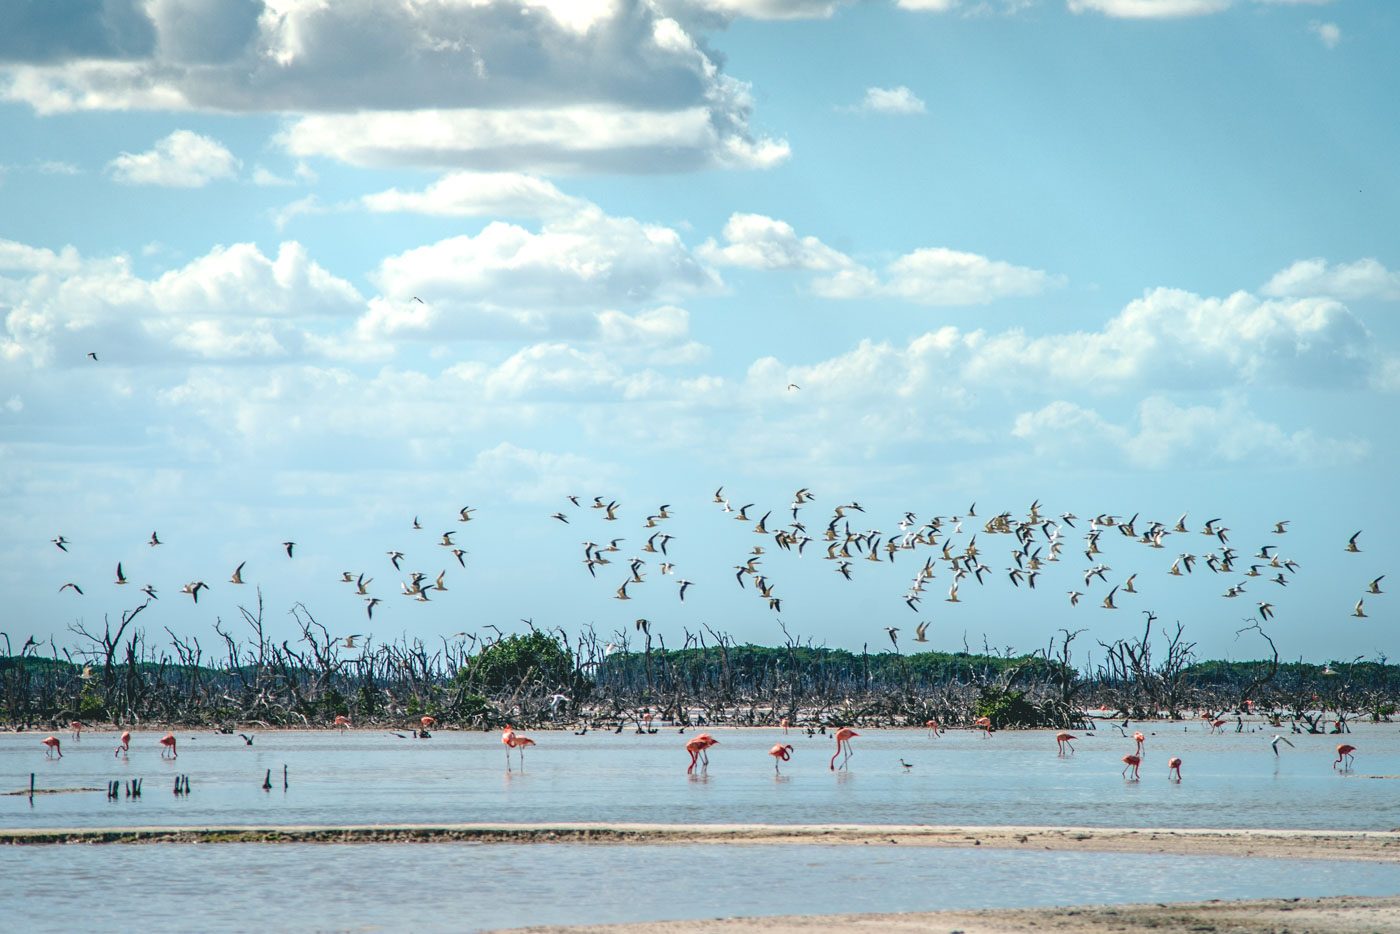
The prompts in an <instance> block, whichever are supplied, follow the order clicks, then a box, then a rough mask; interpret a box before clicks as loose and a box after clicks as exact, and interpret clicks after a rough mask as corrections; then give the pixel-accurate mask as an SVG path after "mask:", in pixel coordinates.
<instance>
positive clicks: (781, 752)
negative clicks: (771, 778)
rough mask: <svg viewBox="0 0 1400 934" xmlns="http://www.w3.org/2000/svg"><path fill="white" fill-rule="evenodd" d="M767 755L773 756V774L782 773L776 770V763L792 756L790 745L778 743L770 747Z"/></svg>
mask: <svg viewBox="0 0 1400 934" xmlns="http://www.w3.org/2000/svg"><path fill="white" fill-rule="evenodd" d="M768 755H770V756H772V757H773V774H774V775H781V774H783V773H782V772H780V771H779V770H778V763H779V762H786V761H788V760H789V759H791V758H792V747H791V746H784V745H783V744H782V743H778V744H777V745H776V746H774V747H773V748H772V749H770V750H768Z"/></svg>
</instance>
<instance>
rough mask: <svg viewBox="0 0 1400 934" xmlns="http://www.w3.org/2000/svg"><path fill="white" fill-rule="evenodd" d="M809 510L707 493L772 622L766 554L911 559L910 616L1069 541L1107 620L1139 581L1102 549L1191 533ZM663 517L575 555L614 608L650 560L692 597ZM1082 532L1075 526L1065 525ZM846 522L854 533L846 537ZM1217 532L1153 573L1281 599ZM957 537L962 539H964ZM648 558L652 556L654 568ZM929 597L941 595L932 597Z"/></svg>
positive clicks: (836, 560)
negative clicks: (1205, 576)
mask: <svg viewBox="0 0 1400 934" xmlns="http://www.w3.org/2000/svg"><path fill="white" fill-rule="evenodd" d="M567 499H568V501H569V504H570V506H569V511H568V512H565V511H562V510H561V511H560V512H556V513H554V514H553V515H552V516H551V517H550V518H552V519H555V520H557V521H559V522H561V523H563V524H566V525H570V524H574V521H575V519H577V518H579V515H578V514H579V512H580V511H582V510H584V508H585V507H584V506H583V504H582V502H581V499H580V497H578V496H574V495H570V496H569V497H567ZM815 500H816V497H815V495H814V494H813V493H812V491H811V490H810V489H809V488H806V487H803V488H802V489H799V490H797V491H796V492H795V493H794V494H793V497H792V502H791V503H790V504H789V505H788V507H787V510H786V512H787V513H788V516H786V517H782V518H780V520H779V522H778V523H772V524H771V525H770V522H771V520H772V519H773V516H774V513H775V511H776V510H774V509H770V508H766V507H757V506H756V504H755V503H745V504H743V505H740V506H736V505H735V504H734V502H733V501H731V500H730V499H729V497H727V496H726V495H725V493H724V488H723V487H720V488H719V489H717V490H715V492H714V496H713V501H714V503H715V504H717V505H718V506H719V508H720V509H721V510H722V511H723V512H724V513H725V514H728V515H731V516H732V517H733V518H734V519H735V520H736V521H738V522H743V523H746V524H747V525H749V526H751V531H752V532H753V533H754V534H756V535H759V536H762V538H763V544H757V545H753V546H751V547H750V548H748V550H747V552H746V553H745V554H744V555H743V557H741V558H740V559H739V563H738V564H735V565H733V567H732V570H733V571H734V572H735V574H734V578H735V580H736V582H737V583H738V585H739V586H740V587H741V588H745V589H751V591H752V592H753V593H754V594H756V595H757V596H758V597H759V598H760V599H762V600H765V601H767V605H768V608H769V609H770V610H772V611H774V612H775V613H776V612H781V610H782V597H781V596H779V594H778V593H777V587H776V584H775V582H774V580H773V578H772V577H771V576H770V573H769V571H768V570H767V565H766V563H765V562H766V561H767V560H768V558H769V556H770V551H769V549H776V552H783V553H787V554H789V555H796V556H797V557H803V556H806V555H808V554H809V553H810V554H813V555H819V556H820V559H821V560H825V561H829V562H832V565H833V571H834V572H835V573H837V574H839V575H840V576H841V577H842V578H843V579H845V580H847V581H849V580H852V579H853V578H854V575H855V574H856V573H857V568H858V566H861V563H862V562H863V563H864V566H865V567H868V566H869V565H875V566H876V567H877V568H879V567H886V566H888V565H892V564H897V563H898V561H899V559H904V560H906V561H909V560H911V557H910V556H912V561H913V562H914V564H915V569H914V573H913V576H912V579H911V580H910V583H909V586H908V588H907V589H906V590H905V591H904V593H903V594H902V596H901V599H902V600H903V602H904V604H905V605H906V606H908V607H909V609H911V610H913V611H915V612H919V607H920V603H921V602H922V601H923V600H924V599H925V598H926V594H927V591H928V590H929V589H931V585H932V582H933V581H934V580H935V579H937V578H938V576H939V575H940V573H945V572H946V575H947V579H948V587H947V591H946V593H947V595H946V596H945V597H944V598H943V599H944V602H947V603H954V604H956V603H962V602H963V598H962V596H960V594H961V592H962V591H963V589H964V588H965V585H966V583H967V582H968V581H969V580H971V581H975V582H976V584H977V585H978V586H983V585H985V584H987V583H988V581H990V580H995V579H996V578H997V577H998V576H999V575H1001V574H1004V575H1005V577H1006V579H1007V580H1008V581H1009V582H1010V583H1011V585H1012V586H1014V587H1016V588H1021V587H1022V586H1023V585H1024V587H1025V589H1026V590H1027V591H1030V590H1035V589H1037V582H1038V581H1039V580H1040V579H1041V577H1042V575H1044V574H1045V573H1046V572H1047V571H1049V570H1050V566H1051V565H1055V564H1059V563H1061V560H1062V556H1063V554H1064V553H1065V552H1066V549H1067V548H1068V547H1069V545H1068V543H1069V541H1070V536H1071V535H1074V536H1076V537H1078V538H1080V539H1081V540H1082V542H1083V544H1082V546H1080V547H1081V548H1082V552H1083V554H1084V558H1085V561H1086V562H1087V563H1088V564H1089V566H1088V567H1086V568H1085V569H1084V570H1083V571H1082V572H1081V573H1082V576H1083V581H1084V583H1083V589H1082V590H1080V589H1071V590H1068V591H1066V594H1067V596H1068V598H1069V603H1070V605H1071V606H1079V605H1080V600H1081V599H1082V598H1083V597H1084V596H1085V595H1086V593H1087V592H1088V591H1089V590H1090V589H1091V588H1092V587H1093V586H1094V585H1095V583H1096V582H1097V583H1099V584H1103V585H1106V586H1107V587H1108V591H1107V593H1105V594H1104V595H1103V597H1102V599H1101V600H1100V601H1099V606H1100V607H1101V608H1103V609H1105V610H1117V609H1120V601H1122V599H1123V596H1120V594H1121V595H1129V594H1134V595H1135V594H1138V593H1140V591H1139V589H1138V586H1137V581H1138V576H1139V572H1137V571H1134V572H1133V573H1130V574H1128V575H1127V576H1126V577H1121V576H1120V577H1116V578H1113V579H1110V578H1109V576H1108V575H1109V573H1110V572H1112V571H1113V568H1112V567H1110V566H1109V565H1108V564H1106V563H1105V558H1104V551H1103V548H1104V547H1105V546H1107V545H1108V541H1107V540H1106V537H1107V538H1108V539H1111V540H1115V541H1124V542H1128V543H1132V544H1134V545H1137V546H1141V547H1144V548H1147V549H1152V550H1157V551H1161V550H1165V549H1166V548H1167V547H1168V545H1167V541H1168V538H1169V536H1173V535H1177V536H1181V535H1186V534H1189V533H1190V532H1191V531H1192V530H1191V529H1189V528H1188V527H1187V516H1188V514H1182V515H1181V516H1180V517H1179V518H1178V519H1177V520H1176V521H1175V522H1174V523H1172V524H1170V525H1169V524H1167V523H1165V522H1160V521H1155V520H1153V521H1141V517H1140V516H1139V515H1137V514H1134V515H1133V516H1131V517H1129V518H1124V517H1122V516H1118V515H1111V514H1107V513H1102V514H1099V515H1096V516H1093V517H1090V518H1087V519H1085V520H1080V518H1079V517H1078V516H1076V515H1074V514H1073V513H1071V512H1064V513H1060V514H1059V515H1058V516H1051V515H1048V514H1045V513H1044V512H1043V511H1042V506H1041V504H1040V501H1039V500H1037V501H1035V502H1033V503H1031V505H1030V508H1029V510H1027V512H1026V514H1025V515H1023V516H1019V517H1017V516H1014V515H1013V514H1012V513H1011V512H1000V513H998V514H996V515H993V516H990V517H979V516H978V515H977V504H976V503H973V504H971V505H970V506H969V507H968V508H967V509H966V511H964V512H963V513H961V514H954V515H947V516H943V515H937V516H933V517H931V518H928V519H924V520H921V519H919V517H918V516H917V515H916V514H915V513H914V512H905V513H904V514H903V515H901V516H900V517H899V518H898V519H897V521H896V522H895V531H892V532H888V533H886V532H884V531H881V530H880V529H878V528H861V527H860V526H861V525H864V523H863V522H861V521H860V517H861V516H863V515H864V513H865V508H864V507H863V506H862V505H861V504H860V503H859V502H847V503H843V504H841V505H838V506H836V507H834V509H833V510H832V512H831V513H830V514H829V515H828V514H823V515H822V516H821V518H820V520H819V523H820V524H819V523H813V524H810V525H809V523H808V522H807V521H804V510H808V509H809V507H810V508H811V509H815V507H811V504H812V503H813V502H814V501H815ZM587 508H588V509H589V510H590V511H591V510H598V511H600V512H601V513H602V514H603V515H602V521H606V522H619V521H621V520H622V516H621V510H622V506H621V504H620V503H619V502H618V501H617V500H615V499H609V498H606V497H603V496H595V497H594V498H593V501H592V503H591V504H589V505H588V507H587ZM671 508H672V507H671V505H670V504H669V503H668V504H664V505H662V506H659V507H657V509H656V510H655V511H654V512H653V513H652V514H650V515H648V516H646V518H645V522H644V523H643V525H642V530H643V533H644V534H645V535H646V541H645V544H644V545H642V547H641V548H640V550H639V551H640V553H639V554H634V555H632V556H631V557H628V558H625V559H618V558H613V557H610V556H611V555H615V554H619V553H621V551H622V548H621V546H622V543H623V542H625V541H626V539H625V537H616V538H613V537H607V538H606V542H607V543H606V544H601V543H600V542H595V541H592V540H588V541H584V542H583V543H582V545H583V558H582V563H583V564H584V566H585V568H586V569H587V570H588V573H589V574H590V575H592V576H593V577H594V578H597V577H598V575H599V572H600V570H601V569H603V568H604V567H605V566H607V565H610V564H612V563H613V562H614V561H615V560H618V561H620V562H621V563H623V564H625V566H626V568H627V575H626V576H625V577H624V578H623V580H622V583H621V584H620V585H619V586H618V587H617V590H616V592H615V594H614V599H617V600H630V599H632V596H631V594H630V593H629V592H628V588H635V587H638V586H641V585H643V584H644V583H646V577H645V575H644V573H643V572H644V570H645V569H646V567H647V566H648V562H649V560H658V567H657V569H658V571H659V573H660V574H661V575H662V576H663V577H665V576H673V577H674V578H675V583H676V584H677V586H678V596H679V597H680V599H681V600H684V599H685V595H686V591H687V589H688V588H690V587H692V586H695V582H694V581H692V580H690V579H688V578H686V577H680V576H676V564H675V562H674V560H673V559H672V555H671V552H670V550H669V546H670V544H671V543H672V542H673V541H675V539H676V536H675V535H673V534H671V533H670V532H669V531H667V529H668V528H669V526H667V525H664V524H663V523H667V522H668V520H670V519H672V513H671ZM759 508H763V509H764V511H763V513H762V515H759V514H758V509H759ZM571 517H572V518H571ZM1081 521H1082V522H1083V525H1082V526H1080V525H1076V524H1075V523H1076V522H1081ZM853 522H856V523H858V524H857V525H856V526H854V527H853V525H852V523H853ZM1222 522H1223V520H1222V519H1219V518H1215V519H1210V520H1207V521H1206V522H1205V524H1204V525H1202V526H1201V527H1200V528H1199V529H1198V530H1196V531H1198V532H1199V534H1201V535H1203V536H1205V537H1206V539H1207V541H1208V544H1209V547H1208V548H1207V549H1206V550H1205V551H1204V552H1201V553H1194V552H1193V551H1181V552H1179V553H1178V554H1176V555H1175V556H1174V557H1173V558H1172V560H1171V562H1170V563H1169V564H1168V563H1167V562H1166V561H1165V560H1163V561H1162V562H1161V567H1162V569H1163V570H1164V571H1165V574H1166V575H1167V576H1171V577H1185V576H1187V575H1194V574H1196V573H1197V570H1196V568H1197V564H1198V563H1199V564H1202V565H1204V567H1205V568H1207V569H1208V570H1209V571H1210V572H1211V573H1212V574H1214V575H1217V576H1224V577H1225V578H1226V579H1227V580H1229V581H1230V583H1229V584H1228V585H1226V588H1225V590H1224V591H1223V592H1222V593H1221V596H1222V597H1223V598H1225V599H1237V598H1239V597H1242V596H1246V589H1247V588H1248V587H1250V586H1252V585H1253V584H1254V583H1255V582H1256V581H1257V582H1259V587H1260V589H1261V590H1264V589H1269V585H1273V586H1275V587H1277V588H1279V592H1282V589H1283V588H1286V587H1288V586H1289V584H1290V583H1291V582H1292V579H1293V575H1294V574H1295V573H1296V572H1297V571H1298V570H1299V563H1298V562H1297V561H1296V560H1294V559H1293V558H1291V557H1288V556H1287V555H1285V554H1284V553H1282V552H1280V550H1279V543H1278V541H1274V542H1272V543H1266V544H1263V545H1260V546H1259V548H1258V550H1257V551H1255V552H1253V553H1252V554H1250V555H1249V556H1248V557H1245V556H1243V555H1241V553H1240V552H1239V551H1238V550H1237V549H1236V548H1234V547H1233V546H1232V545H1231V544H1230V531H1231V530H1230V528H1229V527H1228V526H1225V525H1223V524H1222ZM1288 525H1289V520H1282V521H1279V522H1275V523H1274V527H1273V529H1272V530H1271V532H1272V534H1273V535H1275V536H1283V535H1286V534H1287V533H1288ZM965 526H966V527H967V528H968V531H966V532H965V531H964V527H965ZM979 535H980V536H982V538H983V544H982V546H979V545H978V536H979ZM999 536H1008V537H1009V538H1010V539H1011V545H1010V547H1009V548H1008V550H1007V554H1009V560H1010V564H1009V565H1008V566H1006V567H1005V568H1003V569H1002V570H1001V571H997V570H994V569H993V568H992V567H991V566H989V565H988V564H987V563H986V562H987V561H988V560H990V558H989V557H988V555H989V553H992V552H991V548H992V546H990V545H988V544H987V542H988V541H996V537H999ZM599 537H600V539H601V538H604V536H599ZM1360 537H1361V532H1357V533H1355V534H1354V535H1352V536H1351V538H1350V539H1349V540H1348V541H1347V544H1346V546H1345V547H1344V548H1343V551H1346V552H1348V553H1352V554H1359V553H1360V552H1361V547H1360V545H1359V540H1360ZM769 539H771V540H772V543H773V544H772V545H769V544H768V540H769ZM1197 550H1198V551H1199V549H1197ZM776 552H775V553H776ZM650 556H659V559H657V558H653V557H650ZM920 558H922V560H921V561H920ZM871 570H873V569H871ZM1384 579H1385V575H1384V574H1382V575H1380V576H1378V577H1375V578H1374V579H1372V580H1371V581H1370V583H1369V584H1366V585H1365V587H1364V592H1365V594H1367V595H1370V594H1380V593H1382V592H1383V591H1382V590H1381V587H1380V585H1381V581H1382V580H1384ZM746 582H747V583H746ZM939 586H940V588H941V585H939ZM1250 593H1251V594H1252V593H1254V591H1250ZM1273 599H1275V598H1273V597H1270V598H1269V599H1265V600H1257V601H1255V606H1256V608H1257V611H1258V616H1259V618H1260V620H1261V621H1263V622H1267V621H1269V620H1271V619H1272V618H1273V616H1274V613H1275V604H1274V603H1273V602H1272V601H1273ZM1142 612H1144V613H1146V614H1147V615H1148V617H1149V619H1155V616H1154V615H1153V614H1152V613H1151V612H1150V611H1148V610H1143V611H1142ZM1351 615H1352V616H1354V617H1359V618H1364V617H1365V616H1366V612H1365V596H1362V597H1361V598H1359V599H1358V600H1357V601H1356V604H1355V606H1354V607H1353V608H1352V612H1351ZM645 625H646V620H638V621H637V627H638V628H639V629H640V628H644V626H645ZM928 626H929V623H928V622H920V623H919V624H918V625H917V626H916V627H915V631H914V632H915V635H914V641H915V642H927V641H928V636H927V630H928ZM885 632H886V634H887V635H888V636H889V638H890V642H891V643H892V644H893V645H894V646H895V647H896V648H898V646H899V632H900V627H898V626H886V627H885Z"/></svg>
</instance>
